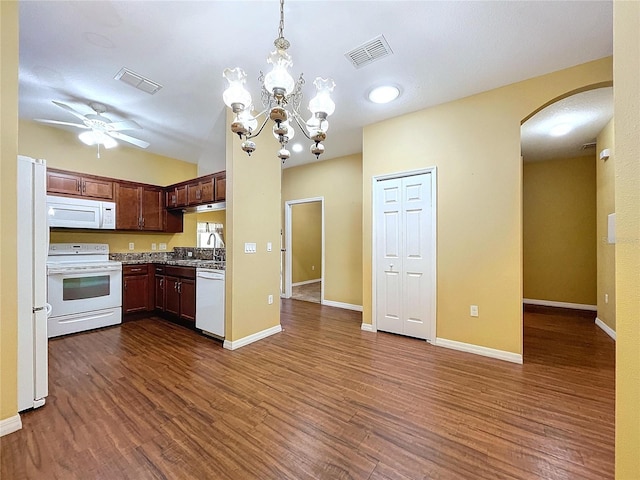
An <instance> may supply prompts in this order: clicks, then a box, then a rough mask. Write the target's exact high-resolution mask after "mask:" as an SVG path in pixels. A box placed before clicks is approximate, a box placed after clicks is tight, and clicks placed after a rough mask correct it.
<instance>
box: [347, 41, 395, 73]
mask: <svg viewBox="0 0 640 480" xmlns="http://www.w3.org/2000/svg"><path fill="white" fill-rule="evenodd" d="M392 53H393V51H392V50H391V47H389V44H388V43H387V40H386V39H385V38H384V35H379V36H377V37H376V38H374V39H373V40H369V41H368V42H365V43H363V44H362V45H360V46H359V47H356V48H354V49H353V50H351V51H350V52H347V53H345V54H344V56H345V57H347V58H348V59H349V61H350V62H351V63H352V64H353V66H354V67H356V68H362V67H364V66H365V65H369V64H370V63H371V62H375V61H376V60H380V59H381V58H383V57H386V56H387V55H391V54H392Z"/></svg>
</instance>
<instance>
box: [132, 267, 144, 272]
mask: <svg viewBox="0 0 640 480" xmlns="http://www.w3.org/2000/svg"><path fill="white" fill-rule="evenodd" d="M131 271H132V272H141V271H142V269H141V268H132V269H131Z"/></svg>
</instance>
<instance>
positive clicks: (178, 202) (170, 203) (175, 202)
mask: <svg viewBox="0 0 640 480" xmlns="http://www.w3.org/2000/svg"><path fill="white" fill-rule="evenodd" d="M165 192H166V196H167V208H175V207H186V206H187V185H178V186H176V187H167V188H165Z"/></svg>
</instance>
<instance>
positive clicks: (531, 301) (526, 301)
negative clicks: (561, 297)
mask: <svg viewBox="0 0 640 480" xmlns="http://www.w3.org/2000/svg"><path fill="white" fill-rule="evenodd" d="M522 303H523V304H525V305H539V306H541V307H558V308H572V309H573V310H588V311H590V312H597V311H598V306H597V305H588V304H586V303H569V302H556V301H553V300H534V299H532V298H523V299H522Z"/></svg>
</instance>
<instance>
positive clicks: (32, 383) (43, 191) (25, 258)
mask: <svg viewBox="0 0 640 480" xmlns="http://www.w3.org/2000/svg"><path fill="white" fill-rule="evenodd" d="M46 200H47V186H46V163H45V161H44V160H35V159H33V158H28V157H23V156H18V199H17V201H18V232H17V233H18V249H17V254H18V257H17V260H18V284H17V287H18V288H17V289H18V411H20V412H21V411H23V410H27V409H29V408H36V407H40V406H42V405H44V401H45V397H46V396H47V394H48V374H47V368H48V362H47V355H48V351H47V315H48V313H49V312H50V311H51V307H50V306H49V305H48V304H47V254H48V250H49V227H48V225H47V202H46Z"/></svg>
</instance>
